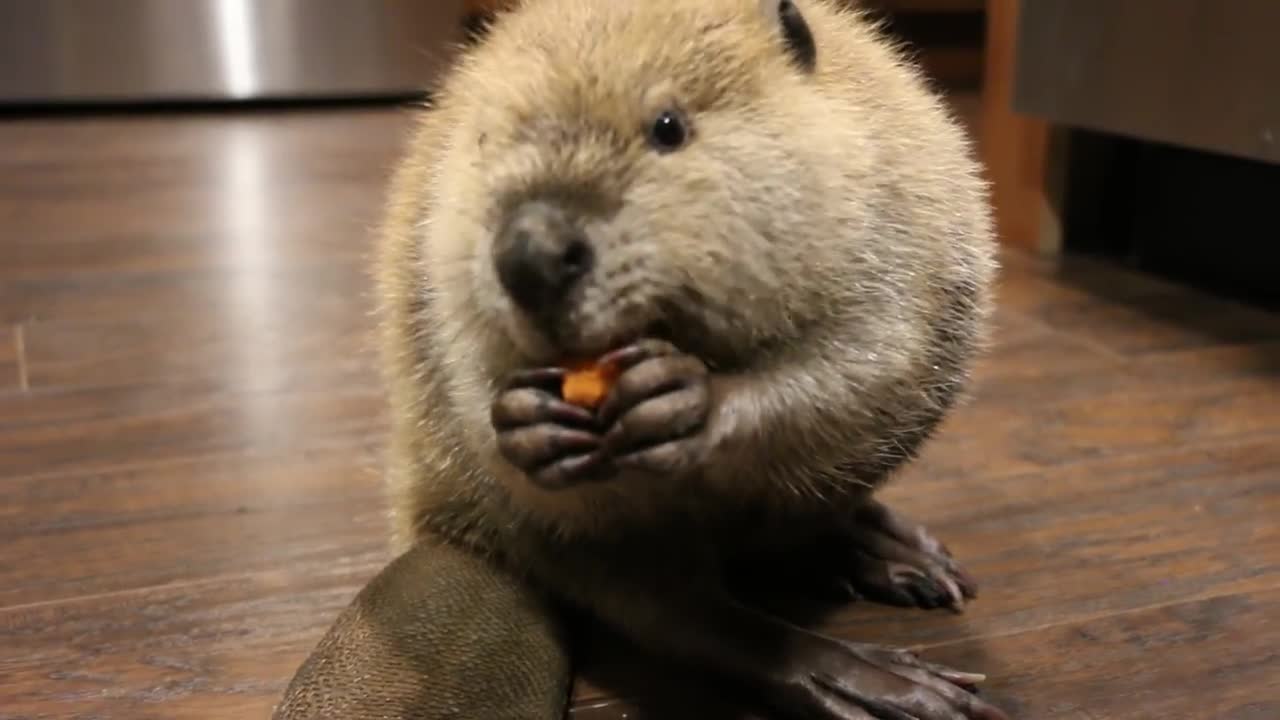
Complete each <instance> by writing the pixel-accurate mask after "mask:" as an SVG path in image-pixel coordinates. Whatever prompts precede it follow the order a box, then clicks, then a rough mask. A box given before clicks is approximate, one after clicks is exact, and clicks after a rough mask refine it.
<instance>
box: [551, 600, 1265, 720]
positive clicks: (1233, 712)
mask: <svg viewBox="0 0 1280 720" xmlns="http://www.w3.org/2000/svg"><path fill="white" fill-rule="evenodd" d="M1278 615H1280V590H1277V589H1275V588H1274V587H1273V588H1270V589H1267V590H1264V591H1258V592H1253V593H1242V594H1232V595H1223V596H1215V597H1211V598H1204V599H1200V600H1196V601H1193V602H1186V603H1173V604H1168V605H1163V606H1159V607H1152V608H1146V609H1143V610H1139V611H1135V612H1132V613H1121V614H1116V615H1109V616H1104V617H1095V618H1088V619H1083V620H1080V621H1077V622H1071V623H1063V624H1059V625H1054V626H1051V627H1046V628H1040V629H1034V630H1028V631H1026V632H1021V633H1016V634H1012V635H1003V636H997V637H991V638H985V639H981V640H970V641H965V642H961V643H956V644H953V645H948V646H944V647H936V648H932V649H930V650H928V651H926V652H924V653H923V655H924V656H925V657H926V658H928V659H930V660H936V661H938V662H943V663H949V664H952V665H955V666H960V667H970V668H973V667H980V668H982V669H983V671H984V672H986V673H987V674H988V679H987V681H986V682H985V683H984V684H983V697H985V698H987V699H988V700H989V701H991V702H994V703H996V704H998V705H1000V706H1001V707H1003V708H1005V709H1006V710H1007V711H1008V712H1009V713H1010V714H1011V716H1012V717H1015V718H1035V719H1036V720H1051V719H1053V718H1063V719H1064V720H1065V719H1068V718H1069V719H1071V720H1096V719H1098V718H1108V719H1109V720H1110V719H1112V718H1115V719H1116V720H1119V718H1168V719H1169V720H1264V719H1265V720H1270V718H1275V717H1280V684H1277V683H1276V680H1275V678H1276V677H1277V676H1280V654H1277V653H1276V651H1275V636H1274V631H1273V630H1272V628H1273V626H1274V621H1275V618H1276V617H1277V616H1278ZM691 696H694V697H691ZM695 698H696V699H695ZM694 703H696V704H694ZM723 708H724V705H723V704H722V703H714V702H712V701H711V699H710V698H709V697H707V696H705V695H704V694H703V693H695V692H693V690H692V689H689V690H687V691H686V692H683V693H680V694H678V695H674V696H668V697H664V698H658V699H653V700H649V701H641V702H634V701H633V702H601V701H591V702H589V703H585V704H584V706H583V707H580V708H575V710H574V712H573V714H572V717H574V718H576V719H577V720H622V719H623V718H626V719H627V720H641V719H648V718H654V719H655V720H656V718H663V719H664V720H666V719H668V718H670V719H671V720H676V719H677V718H691V719H692V718H699V719H700V720H704V719H708V718H714V719H715V720H738V719H739V718H741V717H744V716H742V715H739V714H737V713H734V712H732V711H726V710H724V709H723Z"/></svg>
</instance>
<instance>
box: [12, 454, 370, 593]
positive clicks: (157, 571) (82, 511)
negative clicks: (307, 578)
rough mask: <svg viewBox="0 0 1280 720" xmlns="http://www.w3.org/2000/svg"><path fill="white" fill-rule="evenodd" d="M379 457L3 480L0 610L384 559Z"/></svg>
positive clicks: (298, 458)
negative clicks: (278, 570)
mask: <svg viewBox="0 0 1280 720" xmlns="http://www.w3.org/2000/svg"><path fill="white" fill-rule="evenodd" d="M380 460H381V453H380V448H377V447H373V446H358V445H357V446H351V447H340V448H327V449H320V450H311V451H306V452H294V451H291V450H286V451H283V452H281V453H280V454H278V455H275V456H267V457H224V458H220V459H217V460H210V461H178V462H172V463H152V464H149V465H145V466H143V467H138V468H133V469H122V470H114V471H105V472H98V473H80V474H72V475H67V476H54V477H49V476H38V477H26V478H9V479H5V480H0V545H3V546H4V548H5V552H4V553H3V554H2V555H0V578H2V579H3V582H0V607H4V606H9V605H18V604H24V603H34V602H41V601H49V600H57V599H64V598H70V597H75V596H78V595H91V594H100V593H108V592H115V591H120V590H129V589H136V588H143V587H147V586H151V585H162V584H169V583H175V582H184V581H192V580H202V579H207V578H210V577H215V576H219V575H233V574H242V573H245V572H248V571H253V570H269V569H274V568H280V567H287V568H290V569H291V570H293V571H298V572H301V571H304V570H307V569H315V568H318V567H325V566H329V565H333V564H345V565H360V566H364V565H370V564H376V563H378V562H380V561H383V560H385V559H386V557H387V556H386V552H387V532H388V527H389V526H388V521H387V516H386V510H385V507H384V504H383V497H382V483H381V477H380V474H379V469H380ZM33 557H52V558H57V560H58V561H57V562H34V563H33V562H29V559H30V558H33Z"/></svg>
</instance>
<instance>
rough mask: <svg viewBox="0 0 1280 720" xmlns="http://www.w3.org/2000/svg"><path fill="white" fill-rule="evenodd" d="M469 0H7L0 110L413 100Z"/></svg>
mask: <svg viewBox="0 0 1280 720" xmlns="http://www.w3.org/2000/svg"><path fill="white" fill-rule="evenodd" d="M463 12H464V9H463V0H0V103H10V104H12V103H21V104H31V103H37V104H38V103H62V102H86V101H87V102H102V101H112V102H119V101H144V102H148V101H167V100H176V101H237V100H261V99H293V98H348V97H368V96H379V95H401V94H406V93H408V94H413V93H417V92H418V91H421V90H423V89H424V88H426V87H427V86H428V85H429V84H430V83H431V81H432V80H433V79H434V78H435V77H436V75H437V73H438V71H439V67H440V63H441V62H442V61H444V60H446V59H447V57H448V54H449V51H450V50H449V49H450V46H451V44H452V43H453V42H455V41H457V40H458V39H459V38H460V32H461V25H462V15H463Z"/></svg>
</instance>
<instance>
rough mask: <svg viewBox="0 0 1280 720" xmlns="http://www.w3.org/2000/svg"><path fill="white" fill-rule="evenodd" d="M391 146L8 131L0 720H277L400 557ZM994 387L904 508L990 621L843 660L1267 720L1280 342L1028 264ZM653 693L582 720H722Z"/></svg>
mask: <svg viewBox="0 0 1280 720" xmlns="http://www.w3.org/2000/svg"><path fill="white" fill-rule="evenodd" d="M405 128H406V115H405V113H404V112H403V110H401V109H398V108H390V109H388V108H370V109H351V108H347V109H338V110H323V111H306V112H290V113H283V114H282V113H271V114H268V113H258V114H245V115H236V114H222V115H204V116H202V115H188V116H180V117H171V116H164V115H156V116H149V117H143V118H127V117H99V118H94V119H49V118H44V119H30V120H15V119H8V120H4V121H0V148H2V149H3V150H2V151H0V718H3V719H4V720H16V719H18V718H24V719H25V718H121V719H126V718H127V719H129V720H143V719H150V718H165V719H185V718H252V717H259V718H266V717H267V715H268V713H269V711H270V708H271V706H272V704H273V702H274V701H275V700H276V698H277V696H278V695H279V693H280V692H281V690H282V689H283V686H284V683H285V682H286V681H287V679H288V678H289V676H290V674H291V673H292V672H293V670H294V669H295V667H296V666H297V664H298V663H299V662H300V661H301V660H302V658H303V657H304V656H305V655H306V654H307V653H308V652H309V651H310V649H311V647H312V644H313V643H314V642H315V641H316V640H317V639H318V637H319V636H320V634H321V633H322V632H323V631H324V630H325V628H326V627H327V626H328V624H329V623H330V621H331V620H332V619H333V616H334V614H335V613H336V612H337V611H338V610H339V608H341V607H342V606H344V605H345V604H346V603H347V602H348V600H349V599H350V598H351V597H352V595H353V594H354V593H355V591H356V590H357V589H358V588H359V587H360V586H361V584H362V583H363V582H364V580H366V579H367V578H368V577H370V575H371V574H372V573H373V572H374V571H375V570H376V569H377V568H378V567H379V565H380V564H381V563H383V562H385V561H386V559H387V554H386V545H385V540H384V538H385V534H386V532H387V522H386V520H385V516H384V507H383V503H382V498H381V495H380V485H379V479H378V467H379V461H380V460H379V448H380V446H381V443H382V434H381V433H382V430H383V427H384V425H383V419H384V418H383V408H382V403H381V398H380V395H379V386H378V381H377V374H376V371H375V366H374V363H373V358H372V355H371V352H370V346H369V345H368V344H367V333H368V332H369V330H370V322H369V318H368V311H369V308H370V303H369V298H368V297H367V295H366V292H367V288H368V283H367V280H366V275H365V272H366V271H365V268H366V265H365V261H366V255H367V253H368V250H369V244H368V230H369V228H370V226H371V225H372V224H373V223H374V222H375V221H376V219H377V215H376V213H377V210H378V203H379V201H380V195H381V192H382V183H383V182H384V180H385V178H386V174H387V171H388V169H389V166H390V163H391V162H392V160H393V157H394V153H395V150H396V147H397V144H398V143H399V142H400V140H401V137H402V133H403V131H404V130H405ZM979 377H980V382H979V385H978V387H977V389H976V393H977V396H976V398H975V400H974V401H973V402H972V404H970V405H969V406H968V407H966V408H965V409H964V410H963V411H961V412H960V413H958V414H957V415H956V416H955V417H954V418H953V419H952V421H951V422H950V423H949V424H948V425H947V426H946V428H945V429H944V431H943V433H942V434H941V436H940V437H939V438H938V440H937V442H935V443H934V444H933V445H932V446H931V447H930V448H929V450H928V452H927V453H926V456H925V458H924V460H923V461H922V462H920V463H919V464H918V465H917V466H915V467H913V468H912V469H911V470H910V471H909V472H907V473H906V474H905V475H904V476H903V477H902V478H901V480H900V482H899V483H898V484H897V485H896V486H894V487H893V488H892V489H891V491H890V492H889V497H890V498H891V499H893V500H894V501H895V502H896V503H898V505H899V506H900V507H901V508H903V509H905V510H907V511H909V512H910V513H912V514H913V515H914V516H915V517H917V518H920V519H921V520H923V521H925V522H927V523H928V524H929V525H930V526H931V527H932V528H933V529H934V530H935V531H936V532H937V533H938V534H939V535H940V536H942V537H943V539H944V540H945V541H946V542H947V543H948V544H949V545H950V547H951V548H952V550H953V551H955V552H956V554H957V555H959V556H960V557H961V558H962V559H963V560H964V561H965V562H966V563H967V564H968V566H969V568H970V569H971V570H972V571H973V572H974V573H975V574H976V575H977V576H978V578H979V580H980V582H981V584H982V592H981V595H980V597H979V599H978V600H977V602H976V603H974V604H973V605H972V606H971V607H970V609H969V611H968V612H967V613H966V614H965V615H963V616H958V617H957V616H953V615H950V614H944V613H936V612H935V613H925V612H922V611H917V612H912V611H907V610H898V609H889V608H879V607H863V606H854V607H851V608H849V609H848V610H847V611H845V612H842V613H841V614H840V615H839V616H838V617H836V618H834V619H833V620H832V621H831V622H830V629H831V630H833V631H835V632H838V633H839V634H841V635H843V636H847V637H851V638H858V639H861V640H867V641H876V642H888V643H895V644H908V645H912V646H914V647H919V648H923V649H924V653H925V655H926V656H928V657H930V658H936V659H938V660H940V661H945V662H950V663H954V664H957V665H960V666H963V667H965V668H966V669H972V670H977V671H981V672H985V673H988V674H989V676H990V679H989V682H988V684H987V687H986V690H985V694H986V695H987V696H988V697H989V698H992V699H994V700H995V701H996V702H998V703H1000V704H1001V705H1003V706H1004V707H1005V708H1007V709H1008V710H1010V711H1011V712H1012V713H1013V715H1014V716H1015V717H1016V718H1020V719H1022V720H1026V719H1029V718H1081V719H1090V720H1101V719H1112V718H1164V719H1168V718H1187V719H1194V720H1205V719H1208V718H1224V719H1225V718H1230V719H1231V720H1251V719H1252V720H1261V719H1263V718H1269V719H1275V718H1280V650H1278V648H1280V522H1278V519H1280V316H1275V315H1268V314H1264V313H1261V312H1258V311H1251V310H1249V309H1246V308H1243V307H1239V306H1236V305H1233V304H1230V303H1227V302H1224V301H1221V300H1215V299H1212V298H1209V297H1205V296H1201V295H1197V294H1195V293H1192V292H1189V291H1186V290H1183V289H1179V288H1177V287H1174V286H1172V285H1169V284H1165V283H1162V282H1158V281H1156V280H1153V279H1150V278H1145V277H1138V276H1132V275H1126V274H1123V273H1121V272H1119V271H1117V270H1114V269H1110V268H1108V267H1105V266H1101V265H1097V264H1090V263H1084V262H1073V263H1070V264H1066V265H1063V266H1061V267H1048V266H1045V265H1043V264H1042V263H1040V262H1038V261H1034V260H1032V259H1029V258H1025V257H1019V256H1010V257H1009V258H1007V266H1006V270H1005V273H1004V275H1003V278H1002V281H1001V310H1000V314H999V332H998V336H997V347H996V349H995V350H994V352H993V353H992V355H991V356H990V357H989V358H988V359H987V360H986V361H985V362H984V363H983V364H982V366H981V370H980V375H979ZM599 662H601V663H603V662H604V661H603V660H601V661H599ZM623 670H624V672H626V673H628V674H630V675H631V676H633V677H647V676H648V671H647V670H642V669H637V668H624V669H623ZM599 675H600V676H601V677H607V676H608V673H603V672H602V673H599ZM659 680H662V678H661V677H655V679H654V681H653V682H651V683H648V684H646V683H643V682H641V683H631V684H629V687H632V688H647V690H643V691H642V690H633V691H632V693H631V696H630V698H629V699H628V700H626V701H622V700H617V699H611V698H613V697H614V695H613V694H612V692H613V691H612V690H609V689H606V688H609V687H611V686H609V685H608V684H607V683H602V682H597V681H594V680H585V681H583V682H581V683H580V684H579V687H578V688H577V691H576V693H577V696H576V703H577V707H576V709H575V713H576V716H577V717H578V718H579V720H606V719H616V718H624V717H626V718H636V717H655V718H658V717H661V718H667V717H675V716H677V715H679V716H681V717H683V716H688V717H702V718H707V717H719V715H718V714H717V712H718V711H713V710H694V709H691V708H695V707H697V705H698V702H699V701H698V700H696V699H695V695H696V694H695V693H693V691H692V690H690V689H689V688H688V687H685V686H684V685H681V684H680V683H681V678H674V679H672V678H668V679H667V682H665V683H663V682H659ZM663 698H668V699H666V700H664V699H663ZM664 703H665V705H664ZM671 706H680V707H684V708H686V709H688V712H685V713H682V714H681V713H676V712H674V711H669V710H663V709H654V708H664V707H665V708H670V707H671Z"/></svg>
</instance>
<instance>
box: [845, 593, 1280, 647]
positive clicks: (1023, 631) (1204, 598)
mask: <svg viewBox="0 0 1280 720" xmlns="http://www.w3.org/2000/svg"><path fill="white" fill-rule="evenodd" d="M1277 590H1280V577H1276V578H1274V579H1272V581H1271V583H1270V584H1266V583H1264V584H1261V585H1258V586H1257V587H1251V588H1249V589H1246V590H1228V591H1225V592H1216V593H1215V592H1210V593H1204V594H1201V595H1189V596H1187V597H1184V598H1177V599H1175V600H1169V601H1167V602H1157V603H1151V604H1149V605H1137V606H1134V607H1127V608H1121V609H1116V610H1111V611H1105V612H1096V613H1088V614H1084V615H1077V616H1074V617H1071V618H1067V619H1065V620H1062V621H1061V622H1047V623H1041V624H1039V625H1030V626H1027V627H1023V628H1016V629H1012V630H1005V631H1002V632H991V633H983V634H977V635H966V636H964V637H957V638H951V639H949V640H942V641H939V642H926V643H921V644H918V645H911V646H910V649H912V650H921V651H923V650H936V649H938V648H945V647H951V646H953V645H961V644H964V643H967V642H981V641H984V640H995V639H999V638H1010V637H1017V636H1018V635H1027V634H1031V633H1038V632H1044V631H1046V630H1053V629H1054V628H1061V627H1070V626H1072V625H1085V624H1088V623H1092V622H1097V621H1099V620H1106V619H1108V618H1116V617H1123V616H1125V615H1136V614H1138V613H1143V612H1150V611H1152V610H1159V609H1161V608H1170V607H1178V606H1182V605H1193V604H1196V603H1204V602H1210V601H1213V600H1220V599H1223V598H1230V597H1243V596H1247V595H1259V594H1264V593H1269V592H1275V591H1277ZM838 629H839V628H838V627H837V630H838Z"/></svg>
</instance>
